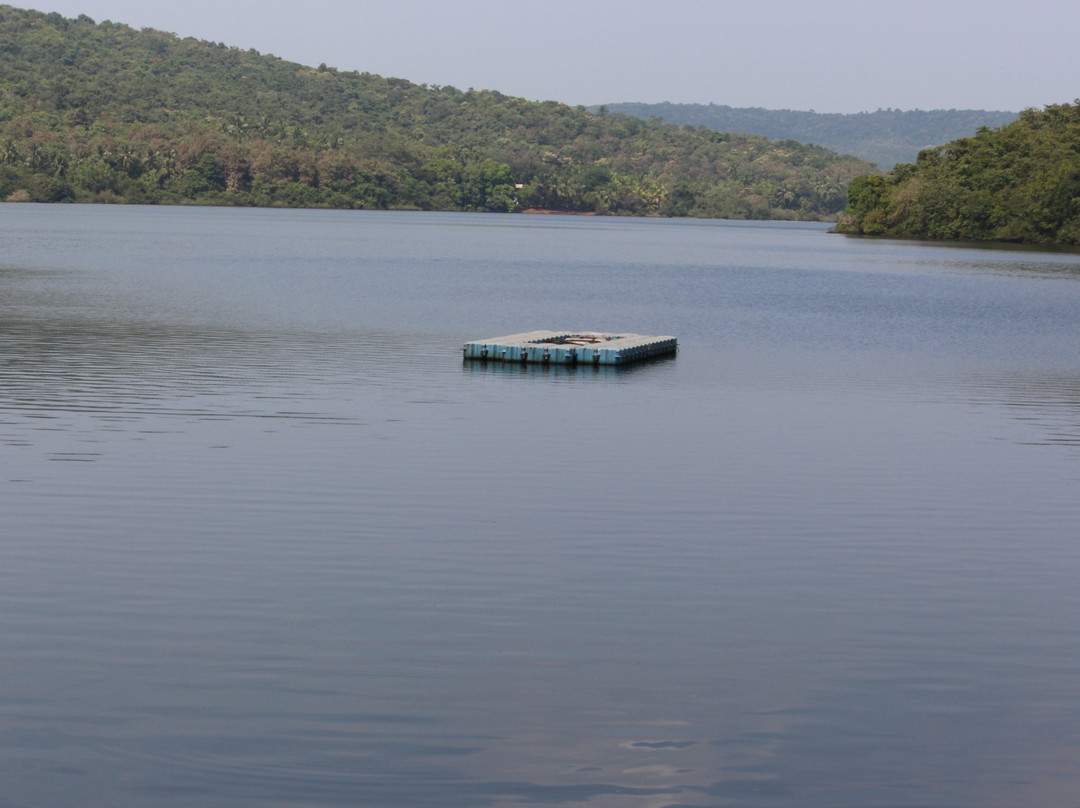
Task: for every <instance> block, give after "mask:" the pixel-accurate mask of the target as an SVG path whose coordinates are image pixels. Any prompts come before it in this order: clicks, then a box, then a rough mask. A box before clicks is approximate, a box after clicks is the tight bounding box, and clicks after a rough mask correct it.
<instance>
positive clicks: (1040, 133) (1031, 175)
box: [837, 101, 1080, 245]
mask: <svg viewBox="0 0 1080 808" xmlns="http://www.w3.org/2000/svg"><path fill="white" fill-rule="evenodd" d="M850 193H851V203H850V205H849V208H848V212H847V213H846V214H845V216H844V217H843V218H842V219H841V220H840V223H839V225H838V227H837V229H838V230H839V231H840V232H842V233H851V234H856V235H867V236H887V237H891V238H917V239H949V240H973V241H983V240H993V241H1016V242H1025V243H1035V244H1066V245H1080V101H1077V102H1076V103H1074V104H1055V105H1051V106H1048V107H1046V108H1045V109H1043V110H1035V109H1027V110H1024V111H1023V112H1021V113H1020V118H1019V120H1016V121H1014V122H1013V123H1011V124H1008V125H1007V126H1003V127H1001V128H1000V129H982V130H980V131H979V132H978V133H977V134H976V135H975V136H974V137H967V138H961V139H959V140H954V141H952V142H951V143H948V144H946V145H945V146H940V147H938V148H936V149H927V150H925V151H923V152H922V153H921V154H920V155H919V158H918V160H917V162H915V163H914V164H912V163H901V164H900V165H897V166H896V168H895V169H894V170H893V172H892V174H891V175H889V176H881V175H873V176H866V177H859V178H858V179H856V180H855V181H854V182H852V183H851V189H850Z"/></svg>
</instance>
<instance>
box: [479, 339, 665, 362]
mask: <svg viewBox="0 0 1080 808" xmlns="http://www.w3.org/2000/svg"><path fill="white" fill-rule="evenodd" d="M678 347H679V346H678V340H676V339H675V337H651V336H647V335H645V334H602V333H599V332H596V331H580V332H574V331H526V332H525V333H523V334H511V335H509V336H506V337H492V338H491V339H485V340H476V341H475V342H466V343H465V347H464V349H463V350H464V353H465V359H466V360H475V361H479V362H519V363H522V364H544V365H628V364H630V363H631V362H640V361H642V360H643V359H653V358H656V357H659V356H670V355H672V354H674V353H675V352H676V351H677V350H678Z"/></svg>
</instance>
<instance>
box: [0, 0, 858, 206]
mask: <svg viewBox="0 0 1080 808" xmlns="http://www.w3.org/2000/svg"><path fill="white" fill-rule="evenodd" d="M873 168H874V167H873V166H871V165H868V164H866V163H863V162H860V161H858V160H856V159H854V158H850V157H841V156H839V155H837V154H835V153H832V152H830V151H828V150H826V149H824V148H821V147H812V146H805V145H800V144H798V143H795V142H790V141H788V142H781V143H773V142H770V141H769V140H767V139H766V138H764V137H761V136H746V135H728V134H724V133H721V132H715V131H711V130H708V129H704V128H697V129H691V128H680V127H678V126H675V125H672V124H664V123H661V122H659V121H642V120H640V119H638V118H635V117H632V116H624V115H610V114H606V115H600V114H598V115H593V114H590V113H588V112H587V111H586V110H585V109H584V108H583V107H569V106H566V105H564V104H559V103H556V102H553V101H548V102H543V103H535V102H529V101H525V100H523V99H520V98H513V97H508V96H505V95H502V94H500V93H498V92H494V91H488V90H481V91H474V90H468V91H462V90H458V89H456V88H453V87H437V86H425V85H417V84H413V83H410V82H408V81H405V80H402V79H394V78H383V77H380V76H377V75H372V74H368V73H357V72H344V71H338V70H336V69H334V68H332V67H326V66H325V65H320V66H319V67H317V68H312V67H305V66H302V65H299V64H294V63H291V62H286V61H283V60H281V59H279V58H277V57H274V56H271V55H264V54H260V53H258V52H256V51H254V50H240V49H237V48H232V47H228V46H226V45H224V44H215V43H212V42H204V41H198V40H195V39H191V38H185V39H181V38H179V37H177V36H175V35H173V34H169V33H164V32H161V31H156V30H152V29H143V30H135V29H132V28H130V27H128V26H125V25H122V24H118V23H113V22H102V23H100V24H98V23H95V21H94V20H92V19H90V18H89V17H86V16H80V17H79V18H78V19H76V20H69V19H66V18H64V17H62V16H60V15H59V14H55V13H53V14H43V13H40V12H36V11H25V10H20V9H16V8H13V7H11V6H0V199H6V200H11V201H19V200H31V201H63V200H74V201H86V202H88V201H104V202H123V201H128V202H140V203H178V202H195V203H203V204H239V205H288V206H307V207H313V206H332V207H341V208H405V209H409V208H414V209H434V210H492V211H499V210H502V211H505V210H515V209H522V208H544V209H551V210H560V211H579V212H598V213H609V212H610V213H627V214H638V215H641V214H661V215H675V216H681V215H690V216H707V217H728V218H790V219H796V218H798V219H822V218H826V219H827V218H831V217H835V215H836V214H837V213H838V212H839V211H841V210H842V209H843V208H844V205H845V204H846V202H847V198H846V192H847V186H848V183H849V182H850V181H851V180H852V179H854V177H856V176H858V175H861V174H865V173H867V172H868V171H872V170H873Z"/></svg>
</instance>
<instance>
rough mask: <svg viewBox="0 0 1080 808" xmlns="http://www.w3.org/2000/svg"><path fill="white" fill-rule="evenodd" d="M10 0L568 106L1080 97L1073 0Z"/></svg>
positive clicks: (305, 60)
mask: <svg viewBox="0 0 1080 808" xmlns="http://www.w3.org/2000/svg"><path fill="white" fill-rule="evenodd" d="M8 1H9V2H10V3H11V4H12V5H16V6H24V7H25V6H28V5H29V6H30V7H33V8H37V9H40V10H42V11H58V12H60V13H61V14H63V15H64V16H65V17H77V16H78V15H79V14H87V15H89V16H90V17H92V18H93V19H94V20H96V21H97V22H102V21H103V20H112V21H113V22H122V23H127V24H129V25H132V26H135V27H137V28H141V27H151V28H158V29H161V30H164V31H171V32H174V33H177V34H180V35H181V36H193V37H196V38H198V39H207V40H212V41H214V42H224V43H225V44H227V45H235V46H238V47H241V48H244V49H247V48H254V49H256V50H258V51H261V52H263V53H273V54H275V55H277V56H280V57H282V58H284V59H288V60H290V61H295V62H300V63H302V64H306V65H311V66H316V65H318V64H319V63H320V62H325V63H326V64H328V65H330V66H332V67H337V68H340V69H342V70H360V71H367V72H369V73H378V74H380V75H384V76H397V77H399V78H405V79H409V80H411V81H414V82H417V83H427V84H451V85H453V86H455V87H458V88H460V89H468V88H469V87H474V88H476V89H482V88H487V89H493V90H499V91H500V92H503V93H506V94H507V95H517V96H524V97H525V98H528V99H530V100H546V99H555V100H557V101H564V102H566V103H569V104H599V103H613V102H618V101H647V102H656V101H674V102H684V103H709V102H712V103H716V104H728V105H730V106H734V107H766V108H770V109H803V110H806V109H813V110H816V111H818V112H860V111H872V110H875V109H878V108H887V107H895V108H899V109H916V108H918V109H949V108H957V109H1001V110H1014V111H1016V110H1020V109H1023V108H1024V107H1033V106H1034V107H1041V106H1043V105H1045V104H1050V103H1060V102H1071V101H1072V100H1074V99H1075V98H1077V97H1080V61H1078V59H1077V56H1076V54H1077V46H1076V42H1077V31H1080V3H1077V2H1076V0H1024V1H1023V2H1019V1H1018V0H863V2H840V1H839V0H837V1H836V2H833V0H819V1H818V2H806V0H772V1H771V2H768V1H767V0H739V1H738V2H735V0H663V2H636V3H635V2H634V1H633V0H591V1H590V0H546V2H532V3H526V2H522V0H380V1H379V2H372V1H371V0H321V1H320V2H298V0H176V2H171V3H162V2H147V0H28V2H26V3H20V2H19V0H8ZM31 3H32V5H30V4H31Z"/></svg>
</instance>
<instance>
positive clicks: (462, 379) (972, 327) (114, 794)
mask: <svg viewBox="0 0 1080 808" xmlns="http://www.w3.org/2000/svg"><path fill="white" fill-rule="evenodd" d="M540 328H569V329H598V330H610V331H623V330H626V331H637V332H642V333H655V334H674V335H676V336H678V337H679V339H680V353H679V355H678V357H677V358H675V359H672V360H667V361H661V362H658V363H655V364H648V365H643V366H639V367H636V368H633V369H627V370H623V371H622V372H595V371H593V370H592V369H591V368H590V369H587V370H579V371H576V372H574V371H568V370H565V369H564V370H560V369H551V370H547V371H545V370H542V369H538V368H530V369H527V370H523V369H521V368H520V367H517V366H515V367H508V368H501V367H498V366H495V367H474V366H464V365H463V364H462V362H461V359H460V346H461V343H462V342H464V341H467V340H470V339H479V338H484V337H491V336H497V335H500V334H507V333H514V332H518V331H524V330H531V329H540ZM0 460H2V466H0V670H2V671H3V674H2V676H0V782H2V783H3V786H2V788H0V806H2V808H31V807H35V808H36V807H38V806H49V807H50V808H51V806H71V805H84V806H113V807H114V808H128V807H129V806H130V807H131V808H134V807H135V806H140V807H141V806H148V805H153V806H165V807H166V808H172V807H173V806H190V805H196V804H197V805H204V806H356V805H362V806H418V805H439V806H499V807H503V806H542V805H581V806H589V807H590V808H609V807H610V808H623V806H627V807H633V808H637V807H638V806H641V807H642V808H660V806H700V805H711V806H763V807H771V806H822V807H824V806H949V807H950V808H952V807H954V806H1015V805H1047V806H1050V805H1055V806H1056V805H1071V804H1075V802H1076V795H1077V794H1078V793H1080V619H1078V618H1080V541H1078V539H1080V255H1077V254H1067V253H1061V254H1054V253H1039V252H1030V251H1019V250H989V249H981V248H978V247H969V248H956V247H943V246H928V245H923V244H901V243H895V242H878V241H860V240H853V239H844V238H842V237H839V236H829V235H827V234H826V233H825V230H824V228H823V227H820V226H816V225H775V224H738V223H725V222H680V221H660V220H656V221H653V220H621V219H585V218H564V217H528V216H494V215H492V216H471V215H444V214H391V213H343V212H314V211H305V212H282V211H236V210H212V209H190V210H189V209H167V208H127V207H76V206H47V207H45V206H30V205H3V206H0Z"/></svg>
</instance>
